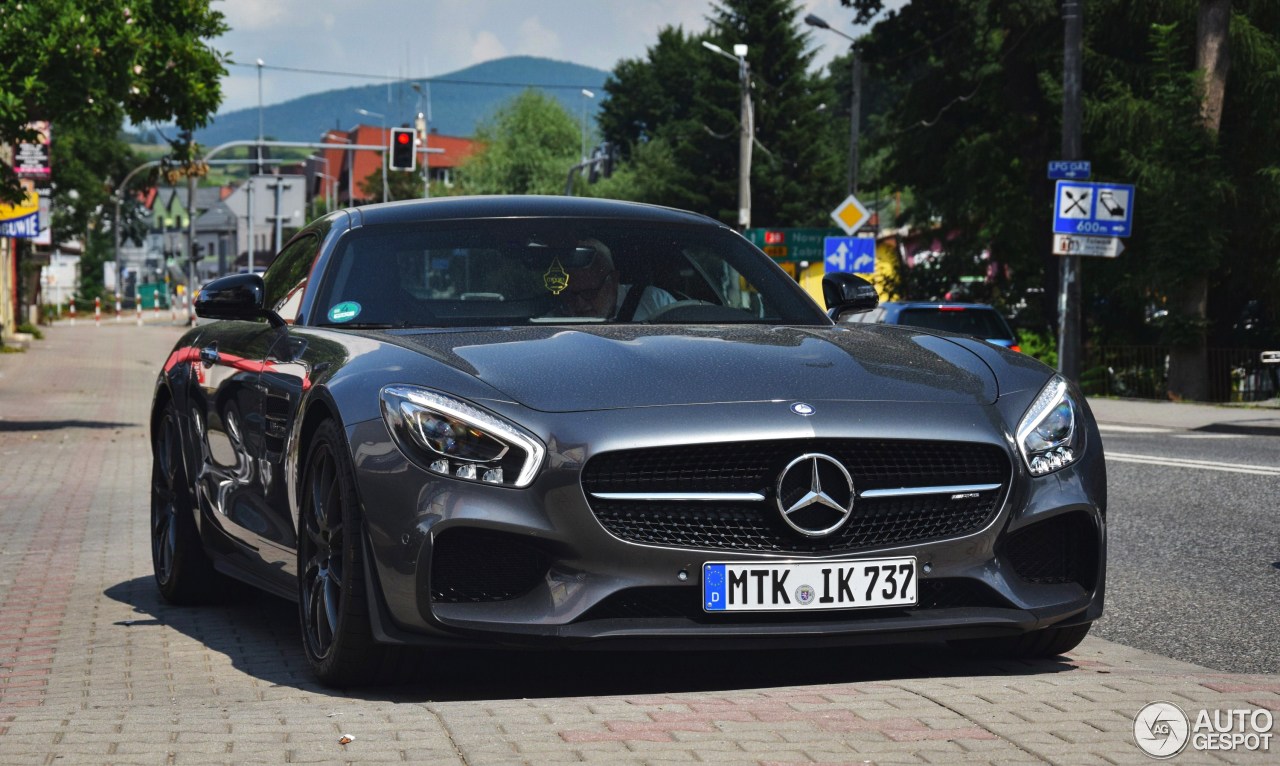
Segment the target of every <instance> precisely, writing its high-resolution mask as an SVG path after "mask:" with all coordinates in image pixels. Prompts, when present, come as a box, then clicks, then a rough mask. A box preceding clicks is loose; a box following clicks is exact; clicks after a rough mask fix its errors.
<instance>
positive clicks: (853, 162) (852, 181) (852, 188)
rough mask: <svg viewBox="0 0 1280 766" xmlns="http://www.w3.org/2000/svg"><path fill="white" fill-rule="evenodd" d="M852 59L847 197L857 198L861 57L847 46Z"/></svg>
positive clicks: (854, 48) (856, 51)
mask: <svg viewBox="0 0 1280 766" xmlns="http://www.w3.org/2000/svg"><path fill="white" fill-rule="evenodd" d="M849 51H850V54H851V56H852V58H853V72H852V73H851V76H852V77H853V86H852V88H851V90H852V91H853V95H852V97H851V100H850V101H849V179H848V184H847V185H848V187H849V196H851V197H857V196H858V131H859V130H861V128H862V126H861V125H860V124H859V123H860V122H861V121H862V57H861V56H859V55H858V46H857V45H856V44H855V45H851V46H849Z"/></svg>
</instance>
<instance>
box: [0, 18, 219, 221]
mask: <svg viewBox="0 0 1280 766" xmlns="http://www.w3.org/2000/svg"><path fill="white" fill-rule="evenodd" d="M226 28H227V27H226V25H225V24H224V23H223V16H222V14H221V13H219V12H217V11H214V10H211V9H210V7H209V3H208V0H184V1H183V2H173V0H43V1H42V2H22V3H18V2H6V3H3V4H0V52H3V57H4V66H3V67H0V141H3V142H5V143H12V142H15V141H18V140H23V139H27V140H31V139H33V138H34V136H32V135H31V134H30V133H29V132H28V131H27V128H26V126H27V124H28V123H29V122H31V121H32V120H50V121H52V122H53V124H54V131H55V134H54V135H55V143H56V141H57V140H58V139H57V137H58V136H59V135H60V133H61V131H65V130H67V129H74V128H78V127H82V128H85V129H87V130H97V131H98V132H99V135H115V134H116V132H117V130H118V128H119V127H120V125H121V123H122V118H124V117H127V118H129V119H130V120H131V121H133V122H134V123H141V122H145V121H149V120H154V121H169V120H172V121H174V122H175V123H176V124H177V126H178V127H179V128H180V129H182V130H191V129H195V128H199V127H202V126H203V125H205V124H206V123H207V121H208V118H209V116H210V115H211V114H213V112H214V111H215V110H216V109H217V107H218V104H219V103H220V101H221V98H222V94H221V88H220V84H219V81H220V79H221V77H222V76H223V75H224V74H226V72H225V70H224V68H223V62H224V61H225V58H224V55H223V54H221V53H219V52H217V51H215V50H213V49H212V48H210V47H209V46H208V44H207V43H206V42H205V41H206V40H207V39H210V38H213V37H216V36H217V35H219V34H221V33H222V32H224V31H226ZM55 150H56V147H55ZM60 188H61V187H60ZM21 198H22V191H21V187H20V185H19V184H18V183H17V179H16V178H15V177H14V174H13V171H12V169H11V168H8V167H7V166H3V165H0V200H3V201H7V202H17V201H20V200H21Z"/></svg>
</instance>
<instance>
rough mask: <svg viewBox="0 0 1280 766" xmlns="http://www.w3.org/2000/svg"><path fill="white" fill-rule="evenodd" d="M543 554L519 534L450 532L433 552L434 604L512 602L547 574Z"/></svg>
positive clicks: (479, 531) (432, 593)
mask: <svg viewBox="0 0 1280 766" xmlns="http://www.w3.org/2000/svg"><path fill="white" fill-rule="evenodd" d="M548 566H549V562H548V560H547V558H546V556H544V555H543V554H542V553H541V552H539V551H537V550H536V549H534V548H531V547H529V546H528V545H525V544H524V543H523V542H521V541H520V539H519V538H517V537H515V536H514V535H508V534H504V533H501V532H491V531H488V530H483V529H451V530H448V531H446V532H444V533H443V534H441V535H440V537H439V538H437V539H436V541H435V545H434V547H433V549H432V553H431V600H432V601H433V602H435V603H438V604H463V603H480V602H489V601H509V600H511V599H513V598H519V597H520V596H523V595H524V594H526V593H528V592H529V591H531V590H533V588H534V587H535V586H536V585H537V584H538V583H540V582H542V580H543V578H544V577H545V576H546V574H547V567H548Z"/></svg>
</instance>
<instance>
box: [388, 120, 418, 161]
mask: <svg viewBox="0 0 1280 766" xmlns="http://www.w3.org/2000/svg"><path fill="white" fill-rule="evenodd" d="M413 144H414V141H413V128H392V129H391V147H390V151H391V169H392V170H413V169H414V168H415V167H417V164H418V163H417V160H418V156H417V152H415V151H414V145H413Z"/></svg>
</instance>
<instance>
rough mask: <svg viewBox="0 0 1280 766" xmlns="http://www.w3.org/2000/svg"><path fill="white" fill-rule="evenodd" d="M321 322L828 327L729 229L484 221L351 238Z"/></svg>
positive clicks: (376, 230) (329, 270) (320, 308)
mask: <svg viewBox="0 0 1280 766" xmlns="http://www.w3.org/2000/svg"><path fill="white" fill-rule="evenodd" d="M316 323H317V324H321V325H335V326H336V325H347V326H352V327H357V326H363V327H370V326H385V327H460V326H486V325H489V326H506V325H528V324H593V323H595V324H616V323H675V324H742V323H752V324H817V325H821V324H828V323H829V322H828V320H827V319H826V317H825V315H824V314H823V313H822V311H821V310H820V309H819V308H818V307H817V306H816V305H815V304H814V303H813V301H812V300H810V299H809V297H808V296H807V295H806V294H805V293H804V292H803V291H802V290H800V288H799V286H797V285H796V284H795V283H794V282H793V281H792V280H791V279H789V278H788V277H787V276H786V275H785V274H784V273H783V272H781V271H780V270H778V269H777V268H776V267H775V266H774V265H773V264H772V263H770V262H769V260H768V258H766V257H765V256H763V255H761V254H760V253H759V252H758V251H756V250H755V249H754V248H752V247H751V246H750V245H749V244H748V243H747V242H746V241H745V240H743V239H742V238H741V237H739V236H737V235H736V234H734V233H733V232H730V231H728V230H724V229H719V228H716V227H711V226H688V225H654V224H635V223H629V222H620V221H611V220H602V219H508V220H503V219H498V220H493V219H488V220H476V221H465V222H457V221H446V222H437V223H420V224H411V225H408V224H407V225H394V226H391V225H388V226H376V227H366V228H360V229H355V230H353V231H351V232H348V233H347V234H346V235H344V237H343V239H342V241H341V242H340V243H339V244H338V246H337V248H336V249H335V251H334V253H333V256H332V257H331V258H330V259H329V262H328V264H327V266H326V268H325V278H324V280H323V284H322V285H321V287H320V293H319V294H318V296H317V303H316Z"/></svg>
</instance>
